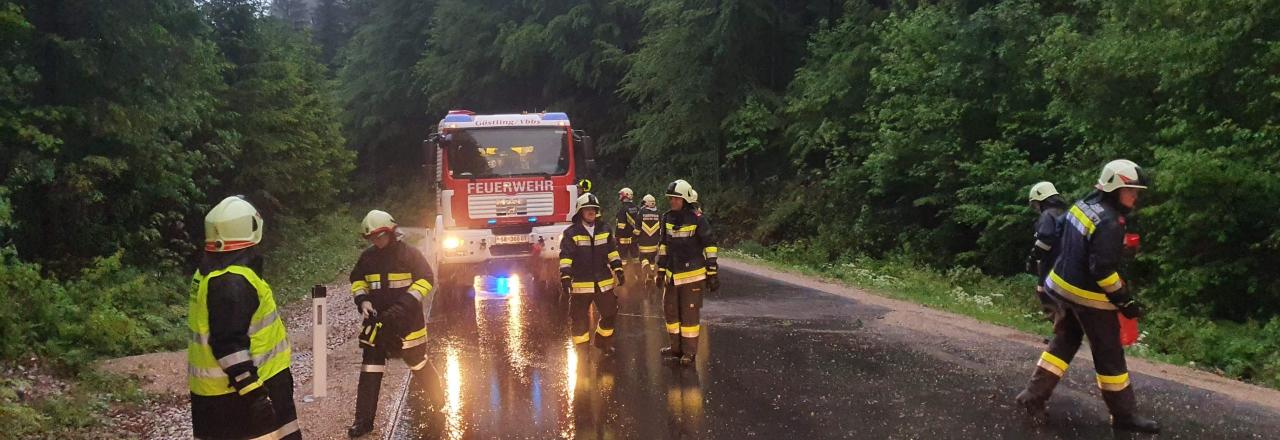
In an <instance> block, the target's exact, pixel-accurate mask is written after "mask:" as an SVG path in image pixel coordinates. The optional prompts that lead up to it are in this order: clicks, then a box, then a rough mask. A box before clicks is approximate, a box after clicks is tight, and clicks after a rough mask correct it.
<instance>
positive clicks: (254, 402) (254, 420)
mask: <svg viewBox="0 0 1280 440" xmlns="http://www.w3.org/2000/svg"><path fill="white" fill-rule="evenodd" d="M241 397H243V398H244V399H245V400H246V401H247V402H246V403H248V407H249V420H247V422H249V424H250V426H252V427H253V429H254V430H264V429H268V428H271V427H272V426H275V424H276V409H275V407H274V406H272V405H271V396H270V395H268V394H267V388H266V387H265V386H259V387H258V388H255V389H254V390H253V391H250V392H248V393H246V394H245V395H244V396H241Z"/></svg>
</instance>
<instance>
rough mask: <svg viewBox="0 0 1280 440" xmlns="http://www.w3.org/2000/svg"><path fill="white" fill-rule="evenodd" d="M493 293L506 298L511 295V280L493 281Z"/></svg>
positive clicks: (500, 279) (498, 279) (495, 279)
mask: <svg viewBox="0 0 1280 440" xmlns="http://www.w3.org/2000/svg"><path fill="white" fill-rule="evenodd" d="M493 293H496V294H498V295H502V296H507V295H508V294H510V293H511V278H508V277H501V278H494V279H493Z"/></svg>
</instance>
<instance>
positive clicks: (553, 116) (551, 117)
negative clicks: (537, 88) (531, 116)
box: [542, 112, 569, 121]
mask: <svg viewBox="0 0 1280 440" xmlns="http://www.w3.org/2000/svg"><path fill="white" fill-rule="evenodd" d="M542 120H544V121H568V120H569V115H566V114H564V113H562V112H554V113H543V114H542Z"/></svg>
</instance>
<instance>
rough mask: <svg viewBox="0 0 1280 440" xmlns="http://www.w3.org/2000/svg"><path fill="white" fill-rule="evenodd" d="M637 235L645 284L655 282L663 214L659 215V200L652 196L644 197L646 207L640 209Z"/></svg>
mask: <svg viewBox="0 0 1280 440" xmlns="http://www.w3.org/2000/svg"><path fill="white" fill-rule="evenodd" d="M637 226H639V227H638V228H636V229H637V231H636V232H637V234H636V245H637V247H638V248H639V250H640V268H641V272H642V273H644V274H645V275H644V276H645V282H646V283H647V282H650V281H653V275H654V274H656V272H657V267H658V240H660V239H661V238H662V214H660V213H658V199H655V198H654V197H653V195H652V194H645V195H644V205H643V206H641V207H640V221H639V223H638V224H637Z"/></svg>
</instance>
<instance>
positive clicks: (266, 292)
mask: <svg viewBox="0 0 1280 440" xmlns="http://www.w3.org/2000/svg"><path fill="white" fill-rule="evenodd" d="M262 229H263V223H262V216H261V215H259V214H258V210H257V209H255V208H254V207H253V205H251V204H249V202H247V201H245V200H244V199H243V198H241V197H240V196H232V197H227V198H226V199H223V200H222V202H220V203H218V205H217V206H214V207H213V209H212V210H210V211H209V214H208V215H206V216H205V218H204V236H205V246H204V253H203V255H202V256H201V260H200V267H199V268H198V269H197V270H196V272H195V275H194V276H192V279H191V298H190V302H189V308H188V311H187V326H188V328H190V329H191V341H190V342H189V343H188V345H187V384H188V386H189V387H190V389H191V430H192V434H193V435H194V436H195V438H219V439H248V438H283V439H301V438H302V432H301V431H300V430H299V429H298V414H297V411H296V409H295V408H294V404H293V374H292V373H291V372H290V370H289V364H290V361H291V356H292V353H291V350H290V348H289V340H288V335H287V334H286V333H285V328H284V322H283V321H281V319H280V315H279V312H278V311H277V310H276V301H275V297H274V296H273V295H272V293H271V286H269V285H267V282H266V281H263V280H262V278H261V277H259V276H258V273H260V272H261V271H262V256H261V255H260V254H259V253H258V248H257V247H256V245H257V244H258V243H260V242H261V241H262Z"/></svg>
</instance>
